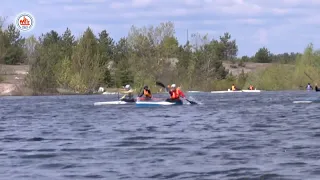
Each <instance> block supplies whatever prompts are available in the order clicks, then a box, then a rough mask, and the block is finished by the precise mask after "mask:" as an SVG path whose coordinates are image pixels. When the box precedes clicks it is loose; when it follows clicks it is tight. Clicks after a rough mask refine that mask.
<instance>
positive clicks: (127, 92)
mask: <svg viewBox="0 0 320 180" xmlns="http://www.w3.org/2000/svg"><path fill="white" fill-rule="evenodd" d="M124 90H125V91H124V92H122V93H124V94H125V95H124V96H122V98H120V101H125V102H135V100H134V98H133V90H132V88H131V86H130V85H129V84H127V85H126V86H125V87H124Z"/></svg>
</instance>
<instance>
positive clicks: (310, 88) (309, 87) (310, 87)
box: [306, 83, 313, 91]
mask: <svg viewBox="0 0 320 180" xmlns="http://www.w3.org/2000/svg"><path fill="white" fill-rule="evenodd" d="M306 89H307V90H308V91H310V90H313V88H312V86H311V85H310V83H308V85H307V87H306Z"/></svg>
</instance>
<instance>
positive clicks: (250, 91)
mask: <svg viewBox="0 0 320 180" xmlns="http://www.w3.org/2000/svg"><path fill="white" fill-rule="evenodd" d="M241 92H245V93H254V92H255V93H257V92H261V90H256V89H255V90H237V91H231V90H230V89H228V91H211V93H241Z"/></svg>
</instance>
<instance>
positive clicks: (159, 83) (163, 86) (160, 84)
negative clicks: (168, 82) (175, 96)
mask: <svg viewBox="0 0 320 180" xmlns="http://www.w3.org/2000/svg"><path fill="white" fill-rule="evenodd" d="M156 85H157V86H161V87H162V88H164V89H165V90H166V91H167V92H169V89H168V88H167V87H166V86H165V85H164V84H163V83H162V82H159V81H156Z"/></svg>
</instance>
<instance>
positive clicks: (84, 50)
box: [70, 28, 104, 93]
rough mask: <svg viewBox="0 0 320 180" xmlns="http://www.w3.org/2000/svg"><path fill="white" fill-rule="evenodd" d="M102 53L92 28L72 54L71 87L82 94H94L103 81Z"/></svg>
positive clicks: (85, 33)
mask: <svg viewBox="0 0 320 180" xmlns="http://www.w3.org/2000/svg"><path fill="white" fill-rule="evenodd" d="M101 61H102V56H101V53H100V52H99V46H98V42H97V39H96V37H95V35H94V34H93V32H92V30H91V29H90V28H87V30H86V31H85V32H84V34H83V36H82V37H81V38H80V39H79V43H78V44H77V45H76V47H75V49H74V53H73V54H72V58H71V63H72V68H71V71H72V73H73V76H72V78H71V81H70V87H72V88H73V89H74V90H76V91H78V92H81V93H90V92H93V91H94V89H95V88H97V86H99V84H100V82H101V81H102V79H103V75H104V74H103V73H104V71H103V70H104V69H103V67H100V64H101Z"/></svg>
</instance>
